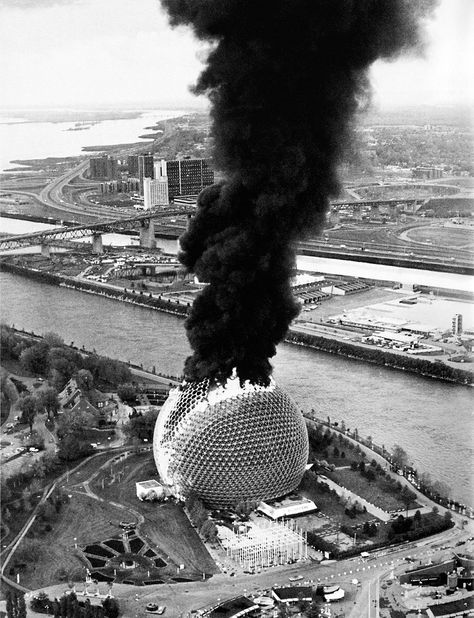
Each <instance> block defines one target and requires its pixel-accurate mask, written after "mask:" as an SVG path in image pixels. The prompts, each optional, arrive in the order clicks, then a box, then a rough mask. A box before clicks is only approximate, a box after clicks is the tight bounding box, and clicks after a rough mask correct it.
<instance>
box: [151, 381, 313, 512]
mask: <svg viewBox="0 0 474 618" xmlns="http://www.w3.org/2000/svg"><path fill="white" fill-rule="evenodd" d="M153 451H154V456H155V462H156V465H157V468H158V472H159V474H160V478H161V480H162V482H164V483H165V484H167V485H168V486H170V488H171V489H172V491H173V493H174V494H175V495H177V496H180V497H186V496H187V495H189V493H191V492H192V493H194V494H195V495H197V496H198V497H199V498H200V499H202V500H203V501H204V502H205V503H206V504H207V505H208V506H210V507H212V508H228V507H231V508H232V507H235V506H236V505H237V504H239V503H240V502H242V501H245V500H255V501H260V500H266V499H272V498H277V497H279V496H283V495H285V494H287V493H290V492H291V491H293V490H294V489H296V487H297V486H298V485H299V483H300V480H301V478H302V476H303V474H304V471H305V467H306V464H307V460H308V434H307V430H306V425H305V422H304V419H303V416H302V414H301V412H300V411H299V410H298V408H297V407H296V405H295V404H294V403H293V401H292V400H291V399H290V398H289V397H288V395H287V394H286V393H285V392H284V391H282V390H281V389H280V388H279V387H278V386H277V385H276V384H275V383H274V382H273V381H271V383H270V384H269V386H262V385H259V384H251V383H250V382H248V381H247V382H245V384H244V386H240V381H239V378H238V377H237V376H234V377H232V378H230V379H229V380H228V381H227V382H226V384H224V385H211V384H210V383H209V380H203V381H201V382H190V383H184V384H183V385H182V386H180V387H179V388H177V389H174V390H172V391H171V392H170V395H169V397H168V399H167V401H166V403H165V404H164V406H163V408H162V409H161V412H160V414H159V416H158V419H157V422H156V426H155V434H154V444H153Z"/></svg>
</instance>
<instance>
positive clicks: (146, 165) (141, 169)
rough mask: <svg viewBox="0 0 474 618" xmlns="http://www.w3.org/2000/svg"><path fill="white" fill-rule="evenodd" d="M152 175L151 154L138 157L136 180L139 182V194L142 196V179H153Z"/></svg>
mask: <svg viewBox="0 0 474 618" xmlns="http://www.w3.org/2000/svg"><path fill="white" fill-rule="evenodd" d="M154 177H155V175H154V165H153V155H152V154H143V155H139V156H138V179H139V180H140V193H141V194H142V195H143V179H144V178H151V179H152V180H153V178H154Z"/></svg>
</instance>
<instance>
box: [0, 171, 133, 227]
mask: <svg viewBox="0 0 474 618" xmlns="http://www.w3.org/2000/svg"><path fill="white" fill-rule="evenodd" d="M88 166H89V159H86V160H85V161H83V162H82V163H80V164H79V165H76V166H75V167H73V168H72V169H70V170H68V171H67V172H65V173H64V174H62V175H61V176H59V177H58V178H55V179H54V180H52V181H51V182H50V183H49V184H47V185H46V186H45V187H44V188H43V189H42V190H41V191H40V193H39V194H37V193H34V192H32V191H24V190H22V189H2V190H3V191H5V192H7V193H12V194H16V195H26V196H28V197H29V198H32V199H34V200H37V201H38V202H40V203H41V204H42V205H43V206H47V207H48V208H52V209H54V210H58V211H61V213H64V214H66V213H67V214H73V215H79V216H80V215H88V216H91V217H95V218H100V219H104V220H108V219H117V218H119V216H118V213H117V210H116V209H113V208H110V207H107V206H101V207H95V206H85V205H77V204H74V203H70V202H67V201H66V199H65V196H64V195H63V189H64V187H65V186H66V185H67V184H69V183H70V182H71V180H73V179H74V178H76V177H77V176H80V177H82V174H83V173H84V171H85V170H86V169H87V168H88ZM126 216H129V213H127V215H126Z"/></svg>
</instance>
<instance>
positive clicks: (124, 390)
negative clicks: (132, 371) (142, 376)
mask: <svg viewBox="0 0 474 618" xmlns="http://www.w3.org/2000/svg"><path fill="white" fill-rule="evenodd" d="M117 395H118V396H119V397H120V399H121V400H122V401H125V402H126V403H129V402H130V403H134V402H135V400H136V398H137V389H136V388H135V386H133V384H119V385H118V387H117Z"/></svg>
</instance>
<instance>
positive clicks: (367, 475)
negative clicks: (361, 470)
mask: <svg viewBox="0 0 474 618" xmlns="http://www.w3.org/2000/svg"><path fill="white" fill-rule="evenodd" d="M365 478H366V479H367V480H368V481H369V482H370V483H372V482H373V481H375V472H374V471H373V470H372V468H369V469H368V470H367V472H366V473H365Z"/></svg>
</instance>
